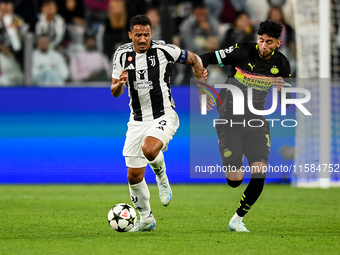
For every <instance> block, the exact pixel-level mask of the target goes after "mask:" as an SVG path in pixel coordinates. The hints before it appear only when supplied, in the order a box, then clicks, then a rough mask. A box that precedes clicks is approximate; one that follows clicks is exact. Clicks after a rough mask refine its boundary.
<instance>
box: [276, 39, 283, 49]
mask: <svg viewBox="0 0 340 255" xmlns="http://www.w3.org/2000/svg"><path fill="white" fill-rule="evenodd" d="M281 43H282V41H281V40H280V39H277V42H276V48H279V47H280V46H281Z"/></svg>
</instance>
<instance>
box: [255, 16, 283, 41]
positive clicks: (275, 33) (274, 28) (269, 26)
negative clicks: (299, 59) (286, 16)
mask: <svg viewBox="0 0 340 255" xmlns="http://www.w3.org/2000/svg"><path fill="white" fill-rule="evenodd" d="M282 29H283V27H282V25H281V23H279V22H278V21H276V20H266V21H262V22H261V23H260V28H259V31H257V34H258V35H264V34H266V35H269V36H270V37H273V38H276V39H279V38H280V36H281V33H282Z"/></svg>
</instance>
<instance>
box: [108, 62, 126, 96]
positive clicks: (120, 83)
mask: <svg viewBox="0 0 340 255" xmlns="http://www.w3.org/2000/svg"><path fill="white" fill-rule="evenodd" d="M128 77H129V76H128V72H127V71H126V70H125V69H124V70H123V72H122V73H121V74H120V76H119V79H115V78H112V84H111V93H112V96H114V97H119V96H120V95H121V94H123V92H124V84H125V83H126V82H127V81H128Z"/></svg>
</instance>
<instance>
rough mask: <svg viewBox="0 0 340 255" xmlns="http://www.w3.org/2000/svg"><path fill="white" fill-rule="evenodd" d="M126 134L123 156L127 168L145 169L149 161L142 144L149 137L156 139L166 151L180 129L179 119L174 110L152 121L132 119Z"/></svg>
mask: <svg viewBox="0 0 340 255" xmlns="http://www.w3.org/2000/svg"><path fill="white" fill-rule="evenodd" d="M127 125H128V130H127V132H126V140H125V144H124V149H123V156H125V162H126V166H127V167H131V168H139V167H145V166H146V165H147V161H146V159H145V157H144V154H143V151H142V143H143V141H144V139H145V137H147V136H152V137H156V138H158V139H159V140H161V141H162V142H163V147H162V151H166V150H167V148H168V144H169V142H170V140H171V139H172V137H173V135H174V134H175V133H176V131H177V128H178V127H179V118H178V115H177V113H176V112H175V111H174V110H171V111H170V112H167V113H166V114H165V115H163V116H161V117H159V118H157V119H154V120H150V121H135V120H133V119H130V121H129V122H128V124H127Z"/></svg>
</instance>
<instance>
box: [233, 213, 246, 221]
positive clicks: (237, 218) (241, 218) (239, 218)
mask: <svg viewBox="0 0 340 255" xmlns="http://www.w3.org/2000/svg"><path fill="white" fill-rule="evenodd" d="M236 220H241V221H242V220H243V217H241V216H238V214H237V213H235V214H234V216H233V217H232V218H231V221H236Z"/></svg>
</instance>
